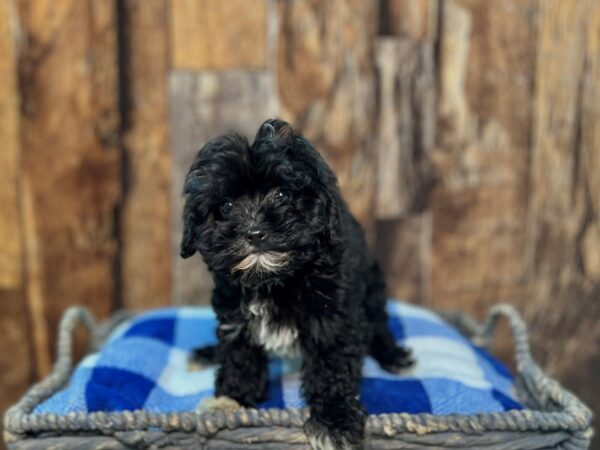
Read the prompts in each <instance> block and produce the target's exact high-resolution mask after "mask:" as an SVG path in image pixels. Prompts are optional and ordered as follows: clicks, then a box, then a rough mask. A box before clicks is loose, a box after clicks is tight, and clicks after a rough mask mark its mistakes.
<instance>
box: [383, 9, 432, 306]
mask: <svg viewBox="0 0 600 450" xmlns="http://www.w3.org/2000/svg"><path fill="white" fill-rule="evenodd" d="M381 9H382V10H381V11H380V25H379V30H380V33H381V34H383V35H384V36H380V37H378V38H377V41H376V44H375V61H376V65H377V69H378V70H377V75H378V77H377V87H378V102H377V105H378V111H377V123H376V130H377V132H376V137H375V139H374V143H375V146H376V151H377V176H376V178H377V188H376V204H375V216H376V220H377V228H376V237H377V245H376V254H377V257H378V259H379V261H380V264H381V266H382V268H383V270H384V272H385V274H386V278H387V284H388V294H389V295H391V296H394V297H396V298H403V299H406V300H409V301H412V302H416V303H427V302H428V301H429V297H430V277H431V267H430V266H431V255H430V250H431V213H430V212H429V211H427V208H428V193H429V190H430V188H431V185H432V181H433V174H432V164H431V158H432V153H433V149H434V144H435V125H436V124H435V121H436V110H435V107H436V98H435V97H436V86H435V85H436V65H437V61H435V49H434V47H435V42H436V39H437V32H438V10H439V6H438V2H437V0H423V1H411V2H407V1H404V0H390V1H382V2H381Z"/></svg>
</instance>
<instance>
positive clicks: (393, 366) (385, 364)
mask: <svg viewBox="0 0 600 450" xmlns="http://www.w3.org/2000/svg"><path fill="white" fill-rule="evenodd" d="M379 364H380V365H381V368H382V369H383V370H385V371H386V372H390V373H395V374H400V373H406V372H407V371H408V370H409V369H411V368H412V367H413V366H414V365H415V359H414V358H413V356H412V352H411V351H410V350H409V349H407V348H405V347H396V348H395V349H394V351H393V352H391V353H390V354H389V355H388V357H387V358H385V360H383V361H380V363H379Z"/></svg>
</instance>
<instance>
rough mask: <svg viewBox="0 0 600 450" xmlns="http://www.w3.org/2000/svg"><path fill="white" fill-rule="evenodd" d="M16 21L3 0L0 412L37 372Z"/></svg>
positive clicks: (10, 6)
mask: <svg viewBox="0 0 600 450" xmlns="http://www.w3.org/2000/svg"><path fill="white" fill-rule="evenodd" d="M15 25H16V23H15V20H14V5H13V3H12V2H2V3H0V55H2V58H0V142H2V150H1V151H0V249H1V250H0V330H2V339H1V340H0V355H3V357H0V415H1V414H3V413H4V411H5V410H6V408H8V406H10V405H11V404H13V403H14V402H16V401H17V400H18V398H19V397H20V396H21V395H22V394H23V393H24V392H25V390H26V389H27V387H28V384H29V383H30V382H31V381H32V376H33V374H34V372H35V361H34V359H33V358H32V354H31V344H32V343H31V339H30V335H29V330H30V328H29V321H28V317H27V304H26V301H25V289H24V283H23V268H24V265H25V263H24V260H23V258H24V253H23V236H22V227H21V208H20V203H19V193H20V190H19V173H20V158H21V148H20V144H19V96H18V90H17V60H16V54H15V53H16V52H15V50H16V36H17V35H16V31H17V30H16V28H15ZM1 427H2V425H0V428H1ZM0 447H2V444H1V443H0Z"/></svg>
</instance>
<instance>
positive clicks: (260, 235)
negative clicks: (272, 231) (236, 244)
mask: <svg viewBox="0 0 600 450" xmlns="http://www.w3.org/2000/svg"><path fill="white" fill-rule="evenodd" d="M266 236H267V233H265V232H264V231H263V230H261V229H260V228H254V227H250V228H248V229H246V239H248V241H250V242H253V243H254V242H258V241H262V240H263V239H264V238H265V237H266Z"/></svg>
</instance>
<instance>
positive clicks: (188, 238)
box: [179, 208, 196, 259]
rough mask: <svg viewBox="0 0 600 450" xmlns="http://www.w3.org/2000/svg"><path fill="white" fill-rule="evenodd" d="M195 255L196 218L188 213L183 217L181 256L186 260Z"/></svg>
mask: <svg viewBox="0 0 600 450" xmlns="http://www.w3.org/2000/svg"><path fill="white" fill-rule="evenodd" d="M186 209H187V208H186ZM194 253H196V246H195V243H194V218H193V217H192V215H191V214H188V213H187V211H186V213H185V214H184V217H183V238H182V240H181V247H180V250H179V254H180V255H181V257H182V258H184V259H185V258H189V257H190V256H192V255H193V254H194Z"/></svg>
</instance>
